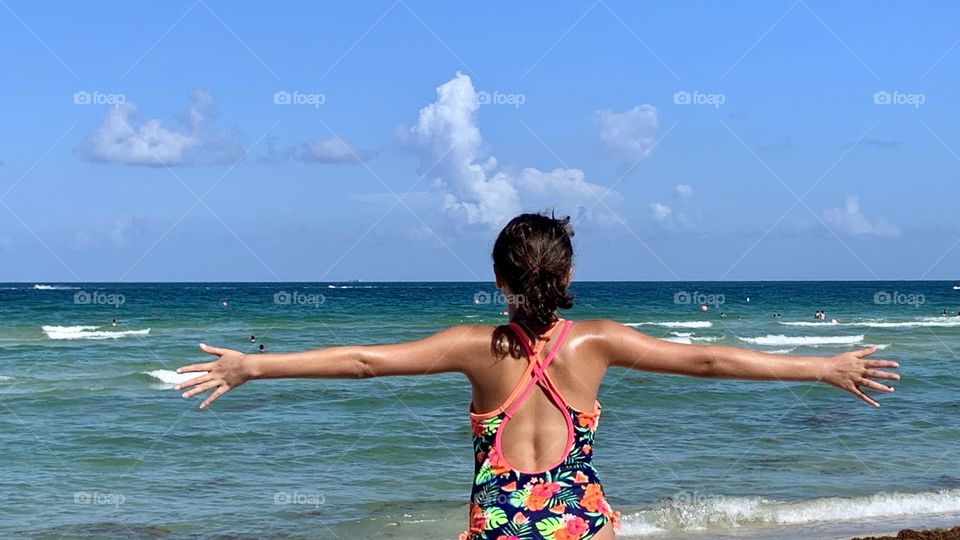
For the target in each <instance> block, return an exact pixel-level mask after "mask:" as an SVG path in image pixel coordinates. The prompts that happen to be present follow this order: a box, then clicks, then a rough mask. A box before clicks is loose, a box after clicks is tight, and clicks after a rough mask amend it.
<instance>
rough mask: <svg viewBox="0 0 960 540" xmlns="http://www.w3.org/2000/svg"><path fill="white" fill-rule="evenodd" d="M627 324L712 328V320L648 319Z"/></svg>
mask: <svg viewBox="0 0 960 540" xmlns="http://www.w3.org/2000/svg"><path fill="white" fill-rule="evenodd" d="M624 325H626V326H662V327H664V328H710V327H711V326H713V323H712V322H710V321H647V322H634V323H624Z"/></svg>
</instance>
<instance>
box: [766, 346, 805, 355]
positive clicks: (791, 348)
mask: <svg viewBox="0 0 960 540" xmlns="http://www.w3.org/2000/svg"><path fill="white" fill-rule="evenodd" d="M795 350H797V349H796V348H795V347H790V348H789V349H774V350H772V351H763V352H765V353H770V354H790V353H792V352H793V351H795Z"/></svg>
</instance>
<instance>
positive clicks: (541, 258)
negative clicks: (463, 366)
mask: <svg viewBox="0 0 960 540" xmlns="http://www.w3.org/2000/svg"><path fill="white" fill-rule="evenodd" d="M573 234H574V233H573V227H571V226H570V218H569V217H563V218H557V217H556V216H554V215H553V214H552V213H551V215H549V216H547V215H543V214H521V215H519V216H517V217H515V218H513V219H512V220H510V222H509V223H507V225H506V227H504V228H503V230H502V231H500V235H499V236H497V241H496V242H495V243H494V244H493V267H494V270H495V271H496V273H497V275H498V276H500V279H502V280H503V281H504V282H505V283H506V285H507V287H508V288H509V289H510V293H511V294H513V295H516V299H517V300H516V306H517V309H519V310H520V314H521V315H522V316H523V322H524V323H526V324H527V326H529V327H530V328H529V329H530V330H531V331H533V332H534V333H537V334H539V333H541V332H543V331H544V330H546V329H547V328H548V327H549V326H550V325H551V324H553V322H554V321H556V320H557V313H556V311H557V310H558V309H570V308H571V307H573V294H571V293H570V292H569V291H567V279H568V278H569V276H570V271H571V269H572V268H573V243H572V242H571V238H572V237H573ZM507 334H509V333H507ZM501 341H502V340H500V339H496V340H495V350H498V351H501V352H502V351H505V348H504V347H502V346H501V345H497V343H500V342H501ZM510 348H511V349H513V347H510Z"/></svg>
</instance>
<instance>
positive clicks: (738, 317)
mask: <svg viewBox="0 0 960 540" xmlns="http://www.w3.org/2000/svg"><path fill="white" fill-rule="evenodd" d="M957 315H960V313H957ZM742 318H743V317H741V316H739V315H737V320H738V321H739V320H740V319H742Z"/></svg>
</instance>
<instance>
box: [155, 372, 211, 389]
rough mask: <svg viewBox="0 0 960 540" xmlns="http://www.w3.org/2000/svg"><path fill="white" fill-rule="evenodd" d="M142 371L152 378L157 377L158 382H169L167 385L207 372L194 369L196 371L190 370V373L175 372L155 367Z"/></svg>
mask: <svg viewBox="0 0 960 540" xmlns="http://www.w3.org/2000/svg"><path fill="white" fill-rule="evenodd" d="M143 373H144V374H145V375H149V376H151V377H153V378H154V379H157V380H158V381H160V382H162V383H164V384H169V385H171V386H172V385H174V384H178V383H182V382H184V381H189V380H190V379H193V378H195V377H199V376H201V375H206V374H207V372H206V371H196V372H190V373H177V372H176V371H173V370H172V369H155V370H153V371H144V372H143Z"/></svg>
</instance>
